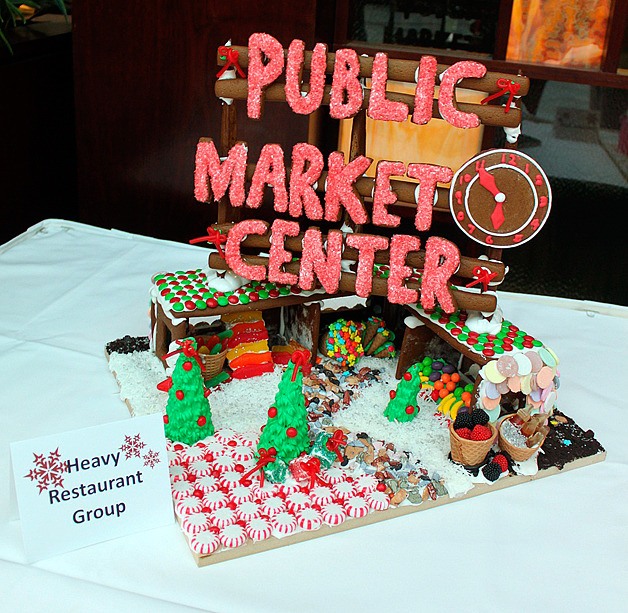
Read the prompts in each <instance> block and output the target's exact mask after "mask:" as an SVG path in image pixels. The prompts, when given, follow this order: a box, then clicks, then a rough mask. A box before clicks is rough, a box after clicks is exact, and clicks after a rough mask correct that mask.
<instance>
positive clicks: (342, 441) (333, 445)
mask: <svg viewBox="0 0 628 613" xmlns="http://www.w3.org/2000/svg"><path fill="white" fill-rule="evenodd" d="M346 444H347V435H346V434H345V433H344V432H343V431H342V430H336V431H335V432H334V434H333V435H332V437H331V438H330V439H329V440H328V441H327V449H329V451H334V452H336V456H337V457H338V461H339V462H342V454H341V453H340V449H339V447H340V445H346Z"/></svg>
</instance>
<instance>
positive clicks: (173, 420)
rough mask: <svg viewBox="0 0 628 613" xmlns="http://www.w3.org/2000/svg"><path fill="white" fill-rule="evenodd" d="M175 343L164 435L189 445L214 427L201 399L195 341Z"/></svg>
mask: <svg viewBox="0 0 628 613" xmlns="http://www.w3.org/2000/svg"><path fill="white" fill-rule="evenodd" d="M179 344H180V345H181V349H180V350H179V352H180V355H179V358H178V359H177V363H176V366H175V367H174V371H173V373H172V386H171V387H170V390H169V391H168V404H167V405H166V414H165V415H164V424H165V430H166V436H167V437H168V438H169V439H170V440H171V441H179V442H181V443H185V444H186V445H193V444H194V443H196V442H198V441H200V440H201V439H203V438H206V437H208V436H211V435H212V434H213V433H214V424H213V423H212V414H211V407H210V406H209V400H208V399H207V397H206V396H205V386H204V385H203V376H202V374H201V363H202V362H201V358H200V356H199V355H198V352H197V351H196V342H195V341H194V340H193V339H185V340H183V341H179ZM169 355H172V354H169ZM166 357H167V356H166Z"/></svg>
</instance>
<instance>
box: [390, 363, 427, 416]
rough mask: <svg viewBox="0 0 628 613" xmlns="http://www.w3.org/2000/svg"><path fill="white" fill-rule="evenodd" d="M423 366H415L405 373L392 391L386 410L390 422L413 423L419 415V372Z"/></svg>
mask: <svg viewBox="0 0 628 613" xmlns="http://www.w3.org/2000/svg"><path fill="white" fill-rule="evenodd" d="M421 366H422V364H421V363H420V362H419V363H417V364H413V365H412V366H410V368H408V370H407V371H406V372H405V373H403V377H401V379H400V381H399V383H398V384H397V389H396V390H391V391H390V400H389V402H388V406H387V407H386V409H385V410H384V415H385V416H386V417H387V418H388V420H389V421H395V420H397V421H412V420H413V419H414V418H415V417H416V416H417V415H418V413H419V409H418V406H417V401H416V398H417V395H418V393H419V390H420V389H421V376H420V374H419V371H420V369H421Z"/></svg>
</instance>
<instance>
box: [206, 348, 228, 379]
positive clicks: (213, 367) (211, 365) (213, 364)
mask: <svg viewBox="0 0 628 613" xmlns="http://www.w3.org/2000/svg"><path fill="white" fill-rule="evenodd" d="M227 351H228V349H227V348H226V347H225V348H224V349H223V350H222V351H221V352H220V353H216V354H214V355H210V354H208V353H200V354H199V355H200V356H201V360H203V379H205V381H207V380H209V379H213V378H214V377H215V376H216V375H217V374H218V373H219V372H221V371H222V367H223V366H224V363H225V358H226V357H227Z"/></svg>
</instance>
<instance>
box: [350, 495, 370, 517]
mask: <svg viewBox="0 0 628 613" xmlns="http://www.w3.org/2000/svg"><path fill="white" fill-rule="evenodd" d="M345 509H346V511H347V515H348V516H349V517H364V516H365V515H368V512H369V505H368V502H366V500H364V498H362V497H360V496H353V497H351V498H349V499H347V500H345Z"/></svg>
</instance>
